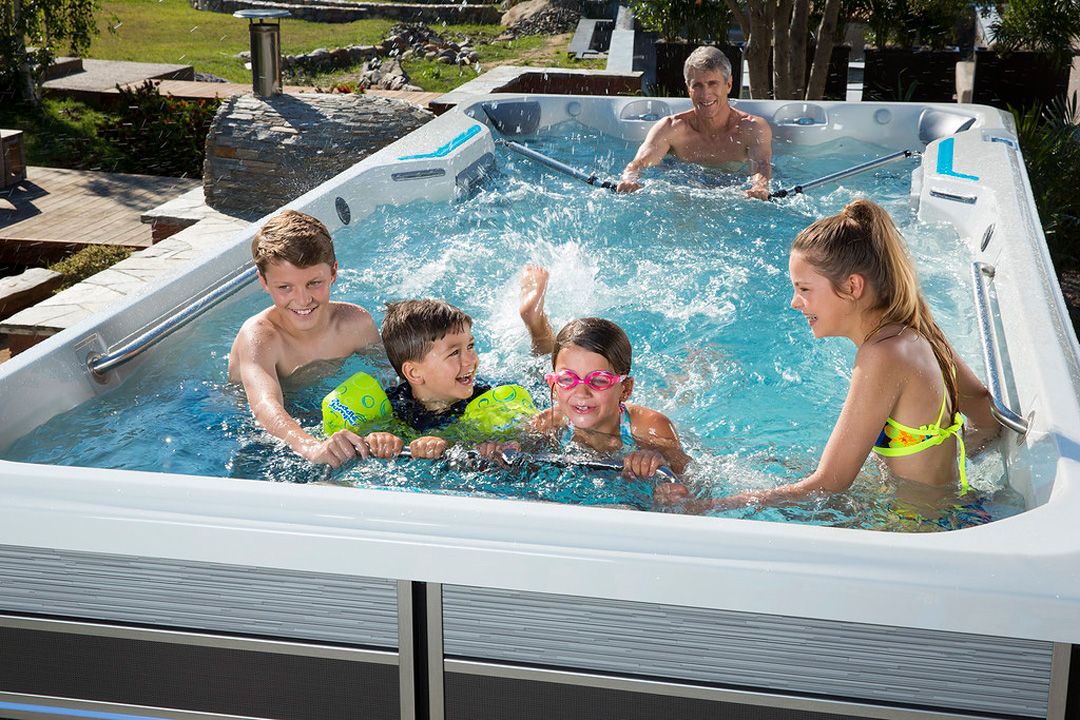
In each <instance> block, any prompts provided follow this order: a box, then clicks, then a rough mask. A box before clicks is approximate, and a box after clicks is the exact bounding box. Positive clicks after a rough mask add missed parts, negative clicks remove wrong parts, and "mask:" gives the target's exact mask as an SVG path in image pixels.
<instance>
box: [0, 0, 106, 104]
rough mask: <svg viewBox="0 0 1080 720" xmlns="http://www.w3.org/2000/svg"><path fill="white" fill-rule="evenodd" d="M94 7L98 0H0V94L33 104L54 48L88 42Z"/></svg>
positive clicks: (76, 48)
mask: <svg viewBox="0 0 1080 720" xmlns="http://www.w3.org/2000/svg"><path fill="white" fill-rule="evenodd" d="M96 9H97V0H0V99H5V100H10V99H21V100H24V101H28V102H31V103H34V104H37V103H38V102H39V100H40V92H39V88H40V86H41V82H42V79H43V75H44V72H45V68H47V67H48V65H49V63H50V62H51V61H52V59H53V58H54V57H56V55H57V54H58V51H66V52H70V53H71V54H73V55H80V54H82V53H83V52H85V51H86V50H87V49H88V48H89V47H90V40H91V39H92V38H93V36H94V35H95V34H96V33H97V26H96V25H95V23H94V11H95V10H96Z"/></svg>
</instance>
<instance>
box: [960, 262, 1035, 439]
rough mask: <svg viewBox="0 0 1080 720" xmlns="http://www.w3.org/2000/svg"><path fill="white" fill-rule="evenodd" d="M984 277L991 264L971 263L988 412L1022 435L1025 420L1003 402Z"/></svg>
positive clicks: (992, 267) (988, 275) (994, 332)
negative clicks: (987, 393) (987, 391)
mask: <svg viewBox="0 0 1080 720" xmlns="http://www.w3.org/2000/svg"><path fill="white" fill-rule="evenodd" d="M984 276H986V277H991V278H992V277H994V266H993V265H990V264H988V263H984V262H979V261H976V262H973V263H972V264H971V277H972V281H973V286H974V287H973V292H974V293H975V314H976V316H977V317H978V320H979V335H981V336H982V345H983V361H984V362H985V363H986V374H987V382H988V384H989V385H990V412H991V413H993V415H994V417H995V418H997V421H998V422H999V423H1001V424H1002V425H1004V426H1005V427H1007V428H1009V429H1011V430H1015V431H1016V432H1018V433H1020V434H1021V435H1023V434H1024V433H1026V432H1027V431H1028V422H1027V420H1025V419H1024V418H1023V417H1022V416H1021V415H1020V414H1019V413H1017V412H1015V411H1013V410H1012V409H1011V408H1010V407H1009V406H1008V405H1006V404H1005V397H1004V392H1003V391H1002V386H1003V382H1002V377H1001V366H1000V365H999V364H998V355H999V353H998V339H997V330H996V329H995V328H994V321H993V318H992V317H991V315H990V293H989V291H988V289H987V286H986V281H985V280H984Z"/></svg>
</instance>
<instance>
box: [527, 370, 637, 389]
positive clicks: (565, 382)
mask: <svg viewBox="0 0 1080 720" xmlns="http://www.w3.org/2000/svg"><path fill="white" fill-rule="evenodd" d="M628 377H630V376H629V375H616V374H615V373H613V372H611V371H609V370H593V371H592V372H591V373H589V374H588V375H586V376H585V377H578V375H577V373H575V372H574V371H573V370H560V371H559V372H557V373H548V374H547V375H545V376H544V379H545V380H547V384H548V385H552V386H555V385H557V386H558V387H559V389H560V390H573V389H574V388H576V387H577V386H578V385H582V384H584V385H588V386H589V387H590V388H592V389H593V390H597V391H600V392H603V391H604V390H610V389H611V388H613V387H615V386H616V385H618V384H619V383H621V382H622V381H623V380H625V379H626V378H628Z"/></svg>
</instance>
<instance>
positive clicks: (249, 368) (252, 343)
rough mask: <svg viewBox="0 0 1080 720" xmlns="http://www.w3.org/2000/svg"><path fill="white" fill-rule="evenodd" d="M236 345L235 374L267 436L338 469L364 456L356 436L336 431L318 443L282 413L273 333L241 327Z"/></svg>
mask: <svg viewBox="0 0 1080 720" xmlns="http://www.w3.org/2000/svg"><path fill="white" fill-rule="evenodd" d="M236 343H237V348H236V350H237V352H236V359H237V363H238V368H237V370H238V372H237V374H238V375H239V377H240V382H241V383H243V385H244V392H245V393H246V394H247V399H248V405H249V406H250V407H251V412H252V414H253V415H254V416H255V420H256V421H257V422H258V423H259V424H260V425H262V426H263V428H265V429H266V431H267V432H268V433H270V434H271V435H273V436H274V437H276V438H278V439H279V440H281V441H283V442H284V443H285V444H286V445H288V446H289V447H290V448H291V449H292V450H293V452H295V453H296V454H298V455H300V456H301V457H303V458H305V459H307V460H310V461H311V462H314V463H322V464H325V465H331V466H333V467H339V466H341V465H342V464H344V463H345V462H346V461H347V460H350V459H352V458H354V457H356V455H358V454H359V455H360V456H361V457H365V458H366V457H367V455H368V451H367V445H366V443H365V442H364V440H363V438H361V437H360V436H358V435H356V434H355V433H353V432H351V431H349V430H339V431H338V432H336V433H334V434H333V435H331V436H330V437H329V438H327V439H326V440H322V441H320V440H317V439H316V438H314V437H312V436H311V435H309V434H308V433H307V432H305V431H304V429H303V428H302V427H300V423H298V422H296V420H295V419H293V417H292V416H291V415H289V413H288V412H287V411H286V410H285V398H284V395H283V393H282V391H281V383H280V382H279V381H278V376H277V354H278V353H279V352H280V350H279V344H278V342H277V340H276V338H274V337H273V333H271V332H268V331H267V330H266V329H264V328H260V327H258V325H256V326H255V327H244V328H241V330H240V335H239V336H238V337H237V339H236Z"/></svg>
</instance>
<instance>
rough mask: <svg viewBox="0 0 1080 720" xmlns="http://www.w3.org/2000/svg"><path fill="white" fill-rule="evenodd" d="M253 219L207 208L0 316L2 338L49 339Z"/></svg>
mask: <svg viewBox="0 0 1080 720" xmlns="http://www.w3.org/2000/svg"><path fill="white" fill-rule="evenodd" d="M248 224H249V221H248V220H245V219H242V218H237V217H233V216H230V215H225V214H223V213H219V212H216V211H214V210H210V209H207V211H206V212H205V213H204V217H203V219H202V220H200V221H198V222H197V223H195V224H194V225H192V226H191V227H188V228H185V229H184V230H181V231H180V232H178V233H177V234H175V235H173V236H171V237H169V238H166V239H165V240H162V241H161V242H160V243H158V244H157V245H154V246H152V247H150V248H147V249H146V250H142V251H140V252H138V253H135V254H134V255H132V256H131V257H129V258H127V259H125V260H122V261H120V262H119V263H117V264H116V265H114V266H112V267H111V268H109V269H107V270H104V271H102V272H100V273H98V274H97V275H94V276H92V277H90V278H87V279H86V280H85V281H83V282H81V283H79V284H77V285H74V286H72V287H70V288H68V289H67V290H64V291H63V292H61V293H58V294H56V295H54V296H52V297H51V298H49V299H47V300H45V301H43V302H40V303H38V304H37V305H35V306H33V307H31V308H27V309H26V310H23V311H21V312H18V313H16V314H14V315H12V316H11V317H9V318H7V319H6V320H3V321H0V340H3V338H4V336H7V338H8V339H9V340H11V339H12V338H13V337H16V336H22V337H23V338H26V337H27V336H36V338H37V339H44V338H45V337H48V336H50V335H54V334H55V333H58V332H60V331H61V330H64V329H66V328H69V327H71V326H72V325H75V324H76V323H79V322H82V321H83V320H85V319H86V318H88V317H90V316H92V315H94V314H97V313H99V312H102V311H104V310H107V309H109V308H111V307H113V306H114V305H115V304H116V303H118V302H120V301H121V300H124V299H125V298H127V297H130V296H133V295H136V294H139V293H141V292H144V291H145V290H146V289H147V288H148V287H149V285H150V284H151V283H153V282H156V281H157V280H160V279H162V278H167V277H172V276H174V275H177V274H179V273H181V272H183V271H184V270H185V269H186V268H187V266H188V265H190V264H191V263H192V262H193V261H195V260H197V259H198V258H200V257H201V256H202V255H204V254H205V253H207V252H211V251H216V250H218V249H220V248H221V246H222V243H224V242H225V241H226V240H228V239H229V238H230V237H232V236H233V235H234V234H235V233H237V232H238V231H240V230H242V229H243V228H245V227H246V226H247V225H248ZM11 344H12V346H15V344H16V343H14V342H12V343H11ZM31 344H32V343H31Z"/></svg>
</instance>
